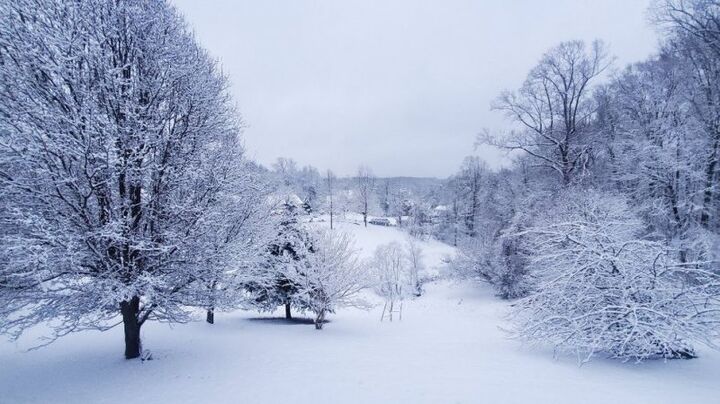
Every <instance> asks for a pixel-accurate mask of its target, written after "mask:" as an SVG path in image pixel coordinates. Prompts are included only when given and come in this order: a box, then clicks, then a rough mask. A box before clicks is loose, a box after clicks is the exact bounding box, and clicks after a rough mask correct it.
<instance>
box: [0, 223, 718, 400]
mask: <svg viewBox="0 0 720 404" xmlns="http://www.w3.org/2000/svg"><path fill="white" fill-rule="evenodd" d="M338 227H339V228H341V229H343V230H346V231H349V232H352V233H353V234H354V235H355V237H356V239H357V245H358V247H359V248H362V250H363V254H364V255H366V256H367V255H370V254H371V253H372V251H373V250H374V248H375V246H377V245H379V244H383V243H387V242H390V241H393V240H397V241H400V242H402V241H403V240H404V239H405V237H407V236H406V235H405V234H404V233H402V232H400V231H399V230H397V229H396V228H392V227H380V226H369V227H368V228H367V229H366V228H364V227H362V226H361V225H356V224H352V223H347V222H345V223H339V225H338ZM423 246H424V248H425V256H426V263H427V264H428V266H429V267H430V269H431V270H433V271H441V268H442V262H441V261H442V258H443V257H444V256H446V255H448V254H452V253H453V250H452V248H451V247H449V246H446V245H444V244H442V243H438V242H429V243H428V242H425V243H423ZM506 308H507V303H506V302H502V301H500V300H498V299H496V298H495V297H494V296H493V295H492V293H491V292H490V290H489V288H487V287H486V286H483V285H473V284H467V283H462V284H461V283H455V282H450V281H438V282H435V283H432V284H430V285H427V286H426V293H425V295H423V296H422V297H421V298H418V299H416V300H413V301H409V302H406V304H405V309H404V312H403V320H402V321H401V322H397V321H396V322H393V323H389V322H382V323H381V322H380V321H379V319H380V311H381V307H376V308H374V309H372V310H370V311H367V312H365V311H361V310H356V309H347V310H340V311H339V312H338V313H337V314H335V315H333V316H332V317H331V318H330V320H331V323H330V324H328V325H327V326H326V327H325V329H323V330H322V331H316V330H315V329H314V327H313V326H312V325H311V324H303V323H300V322H296V323H293V324H288V323H286V322H285V321H284V320H279V319H272V318H268V317H267V316H265V315H258V314H257V313H252V312H235V313H228V314H218V315H217V318H216V324H215V325H209V324H206V323H204V322H200V321H198V322H195V323H191V324H184V325H174V326H168V325H166V324H156V323H153V324H148V325H146V326H145V327H144V331H143V342H144V346H145V348H147V349H150V350H151V351H152V352H153V356H154V360H152V361H146V362H141V361H138V360H132V361H126V360H124V359H123V358H122V329H121V328H116V329H113V330H111V331H109V332H106V333H100V332H83V333H79V334H75V335H71V336H68V337H65V338H63V339H61V340H59V341H57V342H56V343H54V344H52V345H50V346H48V347H46V348H43V349H40V350H36V351H30V352H25V351H24V347H26V346H27V344H28V343H29V341H28V340H27V339H23V340H21V341H19V342H17V343H10V342H4V341H3V342H1V343H0V403H22V402H37V403H63V402H67V403H79V402H92V403H105V402H107V403H114V402H140V403H151V402H152V403H155V402H173V403H178V402H183V403H184V402H189V403H205V402H228V403H230V402H232V403H235V402H245V403H296V402H300V403H305V402H307V403H338V402H358V403H369V402H383V403H385V402H387V403H419V402H427V403H455V402H458V403H479V402H483V403H633V404H639V403H719V402H720V387H719V386H720V385H719V384H718V383H719V381H720V354H718V353H716V352H713V351H709V350H707V349H701V350H700V354H701V357H700V358H699V359H695V360H690V361H671V362H646V363H642V364H634V363H619V362H616V361H609V360H600V359H596V360H594V361H593V362H591V363H588V364H585V365H583V366H582V367H579V366H578V364H577V361H576V360H575V359H574V358H559V359H553V357H552V353H550V352H537V351H530V350H527V349H524V348H523V347H522V346H520V345H519V344H518V343H517V342H516V341H513V340H509V339H508V338H507V336H506V335H505V333H504V332H503V331H502V330H501V327H503V325H504V324H505V321H504V320H503V315H504V313H505V310H506Z"/></svg>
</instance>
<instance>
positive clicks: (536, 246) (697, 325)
mask: <svg viewBox="0 0 720 404" xmlns="http://www.w3.org/2000/svg"><path fill="white" fill-rule="evenodd" d="M559 201H563V202H562V204H561V206H559V209H558V210H557V211H555V212H548V213H547V214H545V215H543V216H541V217H539V218H538V219H537V222H536V224H535V226H533V227H531V228H529V229H526V230H524V231H523V232H522V234H523V235H524V236H525V237H526V239H527V240H528V246H529V248H530V249H531V251H532V255H531V261H530V264H529V265H530V267H531V269H532V271H533V273H534V274H535V276H536V277H537V278H538V284H537V287H536V289H535V291H534V293H532V294H531V295H530V296H528V297H526V298H523V299H521V300H519V301H518V302H517V303H516V304H515V305H514V313H513V315H514V320H515V321H516V325H517V328H516V329H515V333H516V335H517V336H518V337H520V338H522V339H524V340H527V341H529V342H531V343H535V344H541V345H542V344H549V345H552V346H554V347H555V349H556V350H557V351H561V352H572V353H576V354H577V355H578V357H579V358H581V359H584V360H587V359H590V357H592V356H593V355H596V354H605V355H610V356H612V357H615V358H621V359H625V360H629V359H634V360H642V359H647V358H652V357H663V358H689V357H694V356H695V353H694V350H693V347H692V344H693V343H695V342H704V343H708V344H712V341H713V338H716V337H717V334H718V328H717V326H718V321H719V320H720V317H719V316H718V309H720V306H719V305H718V303H720V301H719V300H718V294H717V293H718V286H720V283H718V277H717V274H714V273H712V272H710V271H706V270H704V269H702V267H701V266H697V265H694V264H688V263H685V264H682V263H679V262H677V261H676V260H674V259H673V255H672V254H669V253H668V249H667V246H666V245H664V244H663V243H661V242H657V241H652V240H648V239H645V238H643V237H642V234H643V230H644V226H643V223H642V221H641V220H639V219H638V218H637V217H636V216H635V215H633V214H632V213H631V212H630V210H629V206H628V205H627V203H626V202H625V200H624V199H623V198H621V197H616V196H608V195H604V194H601V193H598V192H594V191H587V190H585V191H582V192H567V193H566V194H565V195H564V198H562V199H559Z"/></svg>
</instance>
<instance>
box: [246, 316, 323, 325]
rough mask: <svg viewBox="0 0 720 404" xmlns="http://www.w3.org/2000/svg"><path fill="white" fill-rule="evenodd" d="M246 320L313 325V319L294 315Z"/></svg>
mask: <svg viewBox="0 0 720 404" xmlns="http://www.w3.org/2000/svg"><path fill="white" fill-rule="evenodd" d="M247 321H253V322H255V321H257V322H260V323H265V324H279V325H282V324H285V325H313V324H315V320H314V319H312V318H305V317H294V318H285V317H251V318H248V319H247ZM329 322H330V320H323V323H329Z"/></svg>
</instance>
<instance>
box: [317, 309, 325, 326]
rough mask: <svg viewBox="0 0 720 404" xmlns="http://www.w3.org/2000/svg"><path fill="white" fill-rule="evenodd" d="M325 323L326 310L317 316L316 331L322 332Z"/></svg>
mask: <svg viewBox="0 0 720 404" xmlns="http://www.w3.org/2000/svg"><path fill="white" fill-rule="evenodd" d="M324 323H325V310H320V312H319V313H318V314H317V317H315V329H316V330H322V328H323V324H324Z"/></svg>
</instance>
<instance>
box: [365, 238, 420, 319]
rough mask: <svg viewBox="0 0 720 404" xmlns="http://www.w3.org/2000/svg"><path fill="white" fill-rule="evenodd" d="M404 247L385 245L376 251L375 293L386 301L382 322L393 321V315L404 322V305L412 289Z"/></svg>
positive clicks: (372, 265)
mask: <svg viewBox="0 0 720 404" xmlns="http://www.w3.org/2000/svg"><path fill="white" fill-rule="evenodd" d="M407 264H408V263H407V260H406V257H405V252H404V249H403V246H402V245H401V244H400V243H398V242H396V241H393V242H390V243H388V244H383V245H381V246H378V247H377V248H376V249H375V254H374V256H373V259H372V261H371V267H372V269H373V271H374V274H375V292H376V293H377V294H378V295H379V296H381V297H383V298H384V299H385V305H384V307H383V312H382V316H381V317H380V320H381V321H382V320H383V319H385V317H387V318H388V319H389V320H390V321H392V320H393V313H398V314H399V319H400V320H402V304H403V300H404V299H405V297H407V296H408V290H409V289H410V271H409V269H408V265H407Z"/></svg>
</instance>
